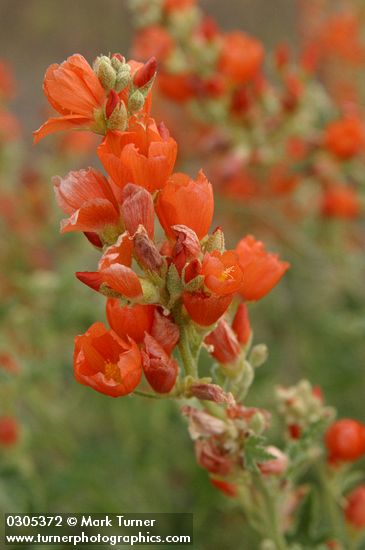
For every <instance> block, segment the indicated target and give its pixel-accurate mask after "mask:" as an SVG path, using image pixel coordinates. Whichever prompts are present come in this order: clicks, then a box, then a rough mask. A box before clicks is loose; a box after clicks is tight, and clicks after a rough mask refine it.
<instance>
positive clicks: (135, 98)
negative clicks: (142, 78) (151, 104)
mask: <svg viewBox="0 0 365 550" xmlns="http://www.w3.org/2000/svg"><path fill="white" fill-rule="evenodd" d="M144 102H145V98H144V95H143V94H142V92H140V91H139V90H136V91H135V92H133V94H131V95H130V96H129V99H128V111H129V112H130V113H131V114H133V113H137V112H138V111H140V110H141V109H142V107H143V105H144Z"/></svg>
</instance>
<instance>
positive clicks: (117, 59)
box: [110, 53, 126, 72]
mask: <svg viewBox="0 0 365 550" xmlns="http://www.w3.org/2000/svg"><path fill="white" fill-rule="evenodd" d="M110 61H111V64H112V67H113V68H114V69H115V70H116V71H117V72H118V71H119V70H120V69H121V68H123V67H124V66H125V65H126V62H125V57H124V56H123V55H121V54H120V53H113V55H112V58H111V60H110Z"/></svg>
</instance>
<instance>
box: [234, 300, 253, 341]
mask: <svg viewBox="0 0 365 550" xmlns="http://www.w3.org/2000/svg"><path fill="white" fill-rule="evenodd" d="M232 328H233V330H234V332H235V334H236V336H237V340H238V341H239V343H240V344H242V345H245V344H247V342H248V341H249V339H250V336H251V326H250V320H249V317H248V309H247V306H246V304H239V306H238V308H237V311H236V315H235V316H234V319H233V323H232Z"/></svg>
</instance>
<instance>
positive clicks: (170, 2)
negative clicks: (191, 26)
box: [164, 0, 196, 13]
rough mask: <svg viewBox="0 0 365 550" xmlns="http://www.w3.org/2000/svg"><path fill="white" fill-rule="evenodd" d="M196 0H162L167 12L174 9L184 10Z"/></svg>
mask: <svg viewBox="0 0 365 550" xmlns="http://www.w3.org/2000/svg"><path fill="white" fill-rule="evenodd" d="M195 4H196V0H164V8H165V10H166V11H167V12H168V13H169V12H172V11H176V10H186V9H188V8H192V7H193V6H195Z"/></svg>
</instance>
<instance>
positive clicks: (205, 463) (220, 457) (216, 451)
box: [195, 439, 234, 476]
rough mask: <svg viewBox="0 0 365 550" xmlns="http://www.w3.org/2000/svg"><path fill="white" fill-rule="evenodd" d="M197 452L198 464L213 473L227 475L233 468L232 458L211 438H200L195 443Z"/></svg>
mask: <svg viewBox="0 0 365 550" xmlns="http://www.w3.org/2000/svg"><path fill="white" fill-rule="evenodd" d="M195 454H196V460H197V462H198V464H200V466H202V467H203V468H205V469H206V470H208V472H211V473H212V474H218V475H221V476H227V475H229V474H230V473H231V472H232V470H233V467H234V464H233V462H232V460H231V458H230V457H229V456H228V455H227V454H225V453H224V452H223V450H222V449H221V448H219V447H218V445H216V444H215V443H214V442H213V441H211V440H207V439H206V440H202V439H198V440H197V441H196V443H195Z"/></svg>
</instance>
